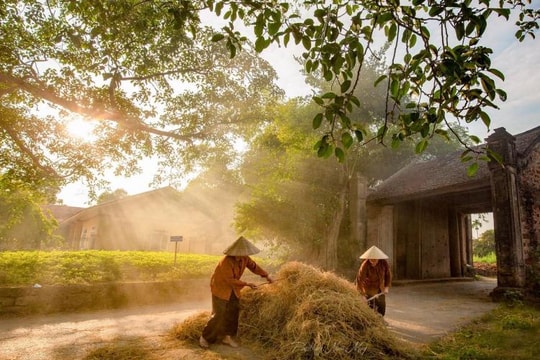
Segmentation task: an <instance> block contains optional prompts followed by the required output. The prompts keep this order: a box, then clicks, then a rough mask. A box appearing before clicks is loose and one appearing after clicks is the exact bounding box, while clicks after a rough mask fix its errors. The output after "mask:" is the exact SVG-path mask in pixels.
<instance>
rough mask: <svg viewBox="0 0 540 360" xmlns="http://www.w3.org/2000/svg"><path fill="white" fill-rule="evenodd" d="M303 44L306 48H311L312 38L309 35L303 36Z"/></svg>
mask: <svg viewBox="0 0 540 360" xmlns="http://www.w3.org/2000/svg"><path fill="white" fill-rule="evenodd" d="M302 45H303V46H304V49H306V50H309V49H311V38H310V37H309V36H304V37H302Z"/></svg>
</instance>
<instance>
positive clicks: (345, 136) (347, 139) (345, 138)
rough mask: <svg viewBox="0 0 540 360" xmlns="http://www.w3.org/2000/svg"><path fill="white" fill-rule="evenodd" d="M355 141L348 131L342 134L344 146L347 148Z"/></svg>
mask: <svg viewBox="0 0 540 360" xmlns="http://www.w3.org/2000/svg"><path fill="white" fill-rule="evenodd" d="M353 141H354V140H353V137H352V136H351V134H350V133H349V132H348V131H347V132H344V133H343V134H341V142H342V144H343V146H344V147H345V149H348V148H350V147H351V145H352V144H353Z"/></svg>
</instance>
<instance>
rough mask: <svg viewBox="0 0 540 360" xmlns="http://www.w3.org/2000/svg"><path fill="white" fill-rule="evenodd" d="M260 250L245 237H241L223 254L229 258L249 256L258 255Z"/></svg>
mask: <svg viewBox="0 0 540 360" xmlns="http://www.w3.org/2000/svg"><path fill="white" fill-rule="evenodd" d="M258 252H260V250H259V249H258V248H257V247H256V246H255V245H253V244H252V243H250V242H249V240H247V239H246V238H245V237H243V236H240V237H239V238H238V239H237V240H236V241H235V242H233V243H232V244H231V245H230V246H229V247H228V248H226V249H225V250H224V251H223V253H224V254H226V255H229V256H249V255H253V254H257V253H258Z"/></svg>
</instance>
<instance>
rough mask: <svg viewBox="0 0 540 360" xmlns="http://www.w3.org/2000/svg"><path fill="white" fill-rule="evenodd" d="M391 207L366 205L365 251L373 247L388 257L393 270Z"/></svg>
mask: <svg viewBox="0 0 540 360" xmlns="http://www.w3.org/2000/svg"><path fill="white" fill-rule="evenodd" d="M393 214H394V209H393V206H376V205H368V207H367V232H366V250H367V249H368V248H370V247H371V246H373V245H375V246H377V247H378V248H379V249H381V250H382V251H383V252H384V253H385V254H386V255H388V262H389V264H390V266H391V267H392V269H394V268H395V254H394V220H393Z"/></svg>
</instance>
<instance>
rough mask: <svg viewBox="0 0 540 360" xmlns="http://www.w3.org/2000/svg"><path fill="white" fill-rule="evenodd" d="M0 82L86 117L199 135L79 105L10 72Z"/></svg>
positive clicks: (185, 138) (141, 128)
mask: <svg viewBox="0 0 540 360" xmlns="http://www.w3.org/2000/svg"><path fill="white" fill-rule="evenodd" d="M0 83H4V84H7V85H11V86H15V87H16V88H18V89H20V90H23V91H25V92H27V93H29V94H31V95H33V96H35V97H37V98H40V99H43V100H46V101H48V102H51V103H53V104H56V105H59V106H61V107H63V108H64V109H66V110H69V111H71V112H74V113H77V114H80V115H83V116H86V117H90V118H92V119H95V120H100V121H104V120H109V121H113V122H116V123H117V124H119V125H120V126H123V127H124V128H127V129H131V130H136V131H142V132H146V133H150V134H154V135H159V136H164V137H168V138H173V139H176V140H181V141H187V142H191V141H192V140H193V138H195V137H197V136H198V135H197V134H190V135H189V136H188V135H181V134H177V133H174V132H170V131H164V130H160V129H155V128H153V127H150V126H148V125H146V124H144V123H142V122H141V120H140V119H138V118H133V117H128V116H125V115H124V114H122V113H121V112H118V111H111V110H108V109H106V108H103V107H98V106H94V107H84V106H81V105H79V104H78V103H77V102H76V101H71V100H67V99H64V98H62V97H60V96H58V95H56V94H55V93H54V92H53V91H51V90H49V89H47V88H46V86H45V85H43V86H41V87H40V86H36V85H33V84H30V83H28V82H26V81H24V80H22V79H19V78H17V77H14V76H12V75H10V74H5V73H0Z"/></svg>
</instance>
